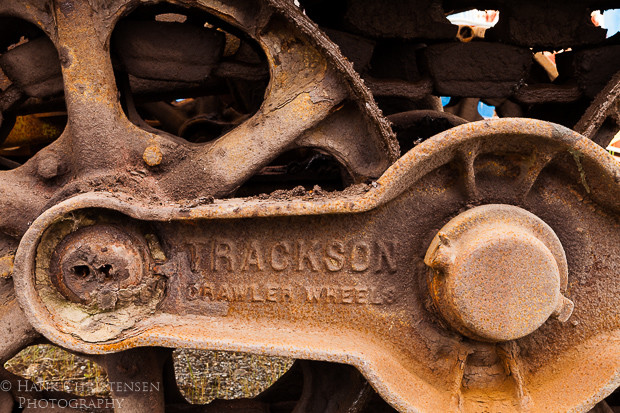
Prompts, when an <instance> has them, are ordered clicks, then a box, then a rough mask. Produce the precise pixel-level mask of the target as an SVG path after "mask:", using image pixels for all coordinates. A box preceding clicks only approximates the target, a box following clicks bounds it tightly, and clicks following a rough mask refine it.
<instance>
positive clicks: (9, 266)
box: [0, 253, 15, 278]
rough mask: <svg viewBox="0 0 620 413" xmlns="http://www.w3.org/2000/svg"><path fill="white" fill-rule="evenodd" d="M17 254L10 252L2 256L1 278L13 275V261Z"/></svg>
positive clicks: (0, 264)
mask: <svg viewBox="0 0 620 413" xmlns="http://www.w3.org/2000/svg"><path fill="white" fill-rule="evenodd" d="M14 261H15V254H14V253H10V254H7V255H5V256H4V257H0V278H9V277H11V276H12V275H13V262H14Z"/></svg>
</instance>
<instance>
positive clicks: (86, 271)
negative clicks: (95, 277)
mask: <svg viewBox="0 0 620 413" xmlns="http://www.w3.org/2000/svg"><path fill="white" fill-rule="evenodd" d="M73 273H74V274H75V275H76V276H78V277H81V278H86V277H88V276H89V275H90V268H88V265H76V266H75V267H73Z"/></svg>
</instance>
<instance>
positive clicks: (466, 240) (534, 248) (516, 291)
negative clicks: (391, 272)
mask: <svg viewBox="0 0 620 413" xmlns="http://www.w3.org/2000/svg"><path fill="white" fill-rule="evenodd" d="M424 262H425V263H426V264H427V265H428V266H429V267H431V268H432V269H433V272H432V275H431V278H430V280H429V292H430V294H431V297H432V299H433V301H434V302H435V307H436V308H437V309H438V310H439V312H440V313H441V315H442V316H443V318H444V319H445V320H446V321H447V322H448V323H449V324H450V325H451V326H452V327H453V328H454V329H455V330H457V331H458V332H460V333H461V334H463V335H466V336H469V337H471V338H474V339H477V340H482V341H491V342H498V341H506V340H514V339H517V338H520V337H523V336H526V335H528V334H530V333H532V332H533V331H535V330H536V329H538V328H539V327H540V326H541V325H542V324H543V323H544V322H545V321H546V320H547V319H548V318H549V317H550V316H555V317H557V318H558V319H559V320H560V321H566V320H567V319H568V318H569V317H570V315H571V313H572V309H573V303H572V302H571V301H570V300H568V299H567V298H566V297H564V296H562V294H561V288H562V285H565V280H566V277H567V270H566V268H567V265H566V257H565V255H564V250H563V249H562V245H561V243H560V241H559V240H558V239H557V236H556V235H555V233H554V232H553V230H552V229H551V228H550V227H549V226H548V225H546V224H545V223H544V222H543V221H542V220H540V219H539V218H538V217H536V216H535V215H533V214H531V213H529V212H527V211H526V210H524V209H522V208H519V207H515V206H512V205H484V206H481V207H475V208H472V209H470V210H468V211H466V212H464V213H462V214H460V215H458V216H457V217H455V218H453V219H452V220H451V221H450V222H448V223H447V224H446V225H445V226H444V227H443V228H442V229H441V230H440V231H439V233H438V234H437V235H436V236H435V238H434V239H433V241H432V242H431V245H430V246H429V248H428V251H427V254H426V257H425V258H424Z"/></svg>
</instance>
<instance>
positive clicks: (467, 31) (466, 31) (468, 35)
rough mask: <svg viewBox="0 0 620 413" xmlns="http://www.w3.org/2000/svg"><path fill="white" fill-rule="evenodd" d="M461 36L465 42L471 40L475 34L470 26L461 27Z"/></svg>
mask: <svg viewBox="0 0 620 413" xmlns="http://www.w3.org/2000/svg"><path fill="white" fill-rule="evenodd" d="M459 36H460V38H461V39H463V40H471V39H472V38H473V37H474V32H473V30H472V29H471V27H469V26H461V28H460V29H459Z"/></svg>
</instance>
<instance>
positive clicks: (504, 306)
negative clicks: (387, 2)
mask: <svg viewBox="0 0 620 413" xmlns="http://www.w3.org/2000/svg"><path fill="white" fill-rule="evenodd" d="M145 3H148V2H145ZM360 3H362V2H360ZM0 7H1V9H2V11H3V13H4V14H5V15H6V16H8V17H7V19H8V20H7V21H10V22H11V24H12V26H11V25H9V26H5V27H9V28H10V29H11V30H12V29H14V28H16V27H19V26H18V24H17V23H15V22H16V21H17V22H24V21H26V22H31V23H30V25H27V26H25V27H27V30H26V31H25V32H23V35H20V36H15V34H14V33H13V34H12V37H11V40H10V41H8V44H7V45H6V46H7V47H6V49H7V51H6V52H5V53H4V54H3V55H2V56H0V57H1V58H2V59H0V65H1V66H2V68H3V71H4V72H6V73H7V79H6V80H3V82H5V83H6V87H3V92H2V96H1V98H2V99H0V103H1V104H2V105H3V106H2V113H3V120H2V121H3V122H4V125H5V126H6V125H9V124H12V123H13V121H15V122H16V124H17V122H18V117H20V116H22V117H23V116H24V115H29V114H31V112H36V113H39V112H42V111H43V110H44V108H45V110H46V111H47V110H50V111H51V112H53V113H56V114H58V112H61V113H66V127H65V129H64V131H63V132H62V134H60V136H56V135H58V134H59V133H56V135H55V136H54V137H56V139H55V140H53V142H52V143H50V144H49V145H47V146H44V145H43V146H44V147H43V148H34V147H33V148H31V149H32V151H33V152H36V154H34V155H32V153H31V154H30V155H28V153H25V152H24V153H22V152H19V153H20V154H21V155H19V156H18V155H15V156H13V157H12V158H11V159H8V161H7V158H4V157H3V158H2V159H3V162H4V163H3V165H4V166H3V167H5V168H7V169H9V170H6V171H3V172H2V173H0V194H1V197H0V208H1V210H2V212H3V213H2V214H1V215H0V234H2V235H1V236H0V265H1V266H0V270H2V274H3V277H4V278H3V280H2V295H1V297H2V305H3V307H2V308H3V314H2V317H0V332H2V333H3V335H4V336H5V339H4V340H3V342H2V343H1V344H0V357H2V361H3V362H4V361H6V360H8V359H9V358H10V357H12V356H14V355H15V354H16V353H17V352H19V351H20V350H21V349H23V348H25V347H26V346H28V345H31V344H35V343H38V342H43V341H46V342H51V343H54V344H55V345H57V346H60V347H62V348H64V349H67V350H69V351H72V352H75V353H79V354H83V355H86V356H87V357H89V358H91V359H92V360H94V361H96V362H97V363H99V364H100V365H102V366H103V367H104V368H105V370H106V371H107V375H108V377H109V380H110V382H111V383H114V385H113V386H112V388H111V396H110V398H108V399H97V398H94V399H89V400H90V401H92V402H93V403H98V405H97V407H99V406H104V407H105V408H108V409H113V410H115V411H122V412H145V411H152V412H154V413H159V412H162V413H163V412H166V411H169V412H175V411H179V412H193V411H196V412H212V411H213V412H215V411H217V412H225V411H231V412H233V411H242V412H282V413H284V412H294V413H301V412H329V413H344V412H350V413H351V412H383V411H385V412H389V411H391V410H393V408H394V409H397V410H398V411H402V412H434V411H446V410H453V411H465V412H469V411H471V412H473V411H477V410H479V408H480V406H484V408H489V409H491V410H498V411H523V410H531V411H549V410H552V409H556V410H559V411H568V410H586V409H588V408H590V407H591V406H592V405H593V404H594V403H595V402H596V401H598V400H600V399H602V398H603V397H605V396H606V395H608V394H609V393H610V392H611V391H612V390H613V389H614V388H615V386H617V382H618V375H617V371H618V364H619V363H618V357H619V353H618V351H617V350H618V346H615V345H614V344H615V343H616V342H617V339H618V337H617V336H618V331H619V330H618V329H619V321H618V320H619V317H618V316H617V305H616V303H617V297H618V288H617V287H618V283H617V282H615V276H616V274H617V271H616V270H617V268H616V267H615V266H614V264H613V261H612V262H611V263H610V260H609V257H615V256H617V255H618V254H619V251H618V246H619V245H620V239H619V238H618V237H619V234H620V231H618V225H619V224H618V222H619V213H620V205H619V204H618V200H619V199H620V192H619V191H620V187H619V185H618V183H619V180H620V178H619V177H620V170H619V169H618V165H617V164H615V163H613V161H612V160H611V159H610V158H609V157H607V156H606V155H605V153H604V151H603V150H602V149H601V148H599V147H597V146H596V145H595V144H594V143H592V142H591V141H589V140H587V139H585V138H584V137H582V136H580V135H578V134H576V133H574V132H572V131H571V130H569V129H567V128H565V127H561V126H559V125H555V124H551V123H548V122H543V121H536V120H527V119H526V120H515V119H503V120H497V121H488V122H478V123H466V122H465V121H464V120H463V119H460V118H457V117H455V116H449V115H446V114H445V113H443V114H437V111H436V110H435V111H429V112H426V113H421V112H419V111H414V112H401V113H399V114H395V115H392V116H391V117H390V119H391V120H392V121H394V122H397V123H398V124H399V127H402V130H403V131H405V132H406V133H410V132H411V133H415V132H416V131H415V129H416V128H415V127H414V126H412V125H420V124H423V123H424V122H427V121H428V122H430V126H429V128H428V131H425V132H424V133H425V135H434V136H433V137H431V138H430V139H427V140H424V139H420V141H421V140H424V142H421V143H419V142H418V141H414V143H415V145H414V144H413V143H412V144H411V145H410V146H415V147H413V149H411V150H410V151H409V152H407V154H405V155H403V157H402V158H400V159H398V160H397V157H398V144H397V141H396V138H395V137H394V135H393V134H392V132H391V129H390V127H389V125H388V122H387V120H386V119H385V118H383V117H382V116H381V113H380V111H379V109H378V107H377V106H376V104H375V103H374V100H373V98H372V96H371V93H370V91H369V90H368V89H367V88H366V87H365V86H364V85H363V83H362V81H361V80H360V78H359V76H358V75H357V73H356V72H355V71H354V70H353V66H352V64H351V63H349V62H348V61H347V60H346V59H344V58H343V57H342V55H341V54H340V52H339V51H338V49H337V47H336V46H335V45H334V44H333V43H332V42H331V41H330V40H328V39H327V38H326V37H325V36H324V35H323V34H322V33H321V32H319V31H318V30H317V26H316V25H314V24H313V23H312V22H311V21H310V20H309V19H308V18H307V17H306V16H305V15H304V14H303V13H302V12H301V11H300V10H299V9H298V8H296V7H294V6H293V5H292V4H289V2H286V1H276V0H270V1H261V2H256V1H250V0H247V1H245V0H242V1H235V2H228V1H227V2H218V1H210V0H202V1H176V2H174V5H162V4H159V3H158V4H155V5H152V4H144V5H142V3H141V2H139V1H118V2H116V3H114V4H94V3H93V2H91V1H87V0H65V1H59V2H56V3H54V6H53V8H51V9H50V8H40V7H36V5H34V4H33V5H26V3H19V4H15V2H10V1H6V2H3V3H0ZM435 14H436V13H435ZM349 17H351V16H349ZM349 17H347V18H349ZM353 17H355V16H353ZM358 17H359V16H358ZM435 17H437V16H435ZM440 17H442V18H443V16H440ZM42 34H43V35H42ZM15 37H18V38H16V39H15ZM22 37H24V38H23V39H22ZM48 38H49V39H51V42H50V41H49V40H48ZM171 39H172V40H174V41H171ZM440 49H441V48H440ZM437 50H439V49H437ZM194 51H198V52H197V53H192V52H194ZM508 51H509V52H511V53H513V55H517V56H521V55H522V53H521V52H520V51H516V52H515V51H514V50H508ZM42 56H47V57H50V56H51V57H50V58H52V59H53V58H55V57H56V56H57V64H58V67H59V68H60V70H55V66H54V65H51V66H50V67H52V69H53V70H50V71H36V70H35V71H34V73H30V72H26V71H25V69H24V67H25V66H27V67H30V66H34V65H32V64H30V63H31V62H33V61H34V60H35V59H41V58H42ZM24 61H25V62H27V64H26V65H24V64H23V63H22V62H24ZM171 62H173V63H172V64H171ZM60 73H62V77H60V76H59V75H60ZM465 83H467V79H465ZM369 84H370V86H371V87H374V88H376V89H377V90H378V91H379V92H380V93H387V92H386V91H392V92H393V91H394V87H393V86H394V85H393V84H392V83H390V82H387V83H386V82H379V81H376V79H375V82H374V83H373V79H370V82H369ZM59 85H60V87H59ZM398 85H402V83H397V86H398ZM429 85H430V84H429V83H428V81H424V82H421V83H420V84H419V85H418V86H419V87H420V88H422V89H424V90H425V92H424V93H423V94H428V93H430V91H431V90H430V89H429V87H431V86H429ZM509 86H510V85H509ZM504 89H506V90H511V89H510V87H504ZM63 91H64V98H62V97H61V95H62V93H63ZM397 92H398V93H400V94H401V95H403V94H404V95H407V94H408V96H410V97H411V96H417V95H416V93H417V91H416V90H411V89H406V90H402V91H401V90H398V91H397ZM401 92H402V93H401ZM263 93H264V98H263V99H260V98H257V96H261V95H262V94H263ZM380 93H377V95H380ZM420 97H423V96H420ZM434 101H436V99H429V102H430V103H429V102H426V103H429V105H430V104H432V103H433V102H434ZM65 103H66V109H65V107H64V106H63V105H64V104H65ZM50 108H51V109H53V110H51V109H50ZM63 111H65V112H63ZM50 117H51V116H50ZM429 117H430V118H433V119H430V120H428V119H429ZM13 119H14V120H13ZM39 120H40V119H39ZM48 121H49V119H48V120H46V122H48ZM46 125H47V124H46ZM437 128H439V129H438V130H437ZM46 130H47V129H46ZM412 131H413V132H412ZM426 137H427V136H424V138H426ZM9 138H10V139H13V138H11V137H10V136H2V139H3V140H5V139H6V141H7V142H14V141H12V140H9ZM15 145H16V147H18V148H19V147H20V146H19V145H18V144H17V143H16V144H15ZM5 149H6V148H5ZM35 149H38V151H37V150H35ZM3 154H4V152H3ZM20 156H21V158H20ZM21 160H23V161H24V162H23V164H22V165H21V166H20V165H19V163H20V162H18V161H21ZM317 165H318V166H317ZM295 168H297V169H296V170H295ZM313 168H315V169H313ZM323 169H326V170H327V176H328V179H327V181H328V182H329V184H328V185H333V188H331V189H338V188H340V189H342V188H344V187H346V189H344V190H343V191H341V192H327V191H325V190H323V189H322V188H321V187H320V186H314V187H313V188H312V190H308V189H306V188H304V187H301V188H299V187H297V188H290V186H293V185H291V183H292V182H291V181H292V179H290V178H291V176H292V175H295V174H296V175H295V176H296V177H302V178H303V179H307V178H308V175H313V174H306V175H304V171H307V170H310V171H311V172H313V173H314V172H316V171H317V170H323ZM299 170H302V171H301V172H300V171H299ZM283 176H284V182H285V183H286V185H284V186H282V187H280V186H278V185H280V184H281V183H282V179H281V178H282V177H283ZM302 178H300V179H302ZM287 179H289V180H287ZM295 182H297V181H295ZM335 182H336V183H335ZM250 183H251V184H250ZM304 183H305V184H308V183H309V182H308V181H304ZM287 185H289V186H287ZM257 188H260V189H257ZM265 188H266V189H265ZM263 192H270V193H269V194H267V193H263ZM235 195H239V196H244V195H247V197H246V198H233V196H235ZM600 246H605V248H600ZM610 343H612V344H611V345H610ZM173 348H201V349H213V350H230V351H245V352H254V353H261V354H267V355H277V356H287V357H291V358H295V359H298V360H300V361H298V362H296V364H295V365H294V366H293V367H292V368H291V370H290V371H289V372H288V373H287V374H285V375H284V376H283V377H282V378H281V379H280V380H278V381H277V382H276V383H275V384H274V385H273V386H272V387H271V388H269V389H267V390H266V391H265V392H263V393H261V394H259V395H258V396H257V397H255V398H253V399H248V400H245V399H244V400H232V401H215V402H213V403H211V404H208V405H205V406H195V405H189V404H188V403H187V402H186V401H185V400H184V398H183V397H182V396H181V394H180V393H179V391H178V388H177V385H176V382H175V379H174V374H173V366H172V365H171V350H170V349H173ZM310 360H314V361H310ZM2 374H3V378H4V379H5V380H6V383H7V386H6V387H7V388H6V389H4V388H0V390H6V391H5V392H4V393H0V394H1V396H0V397H3V398H4V400H3V401H5V403H4V404H3V405H2V406H3V408H4V406H8V407H7V409H12V406H11V402H10V401H13V402H21V401H22V398H24V400H26V399H27V400H38V401H40V402H41V403H35V407H37V408H40V409H42V410H45V409H48V410H52V409H54V408H57V407H65V406H61V405H60V404H61V403H64V402H61V401H60V400H63V401H65V400H71V399H73V396H72V395H65V394H57V393H50V392H45V391H42V392H38V391H34V392H33V391H28V390H27V391H21V390H20V389H22V390H23V387H20V386H19V380H20V378H18V377H15V376H13V375H11V374H10V373H8V372H7V371H4V370H3V371H2ZM136 383H141V384H144V383H148V384H152V385H155V384H161V386H152V387H148V388H147V390H148V391H143V390H144V388H143V387H140V388H139V389H138V391H136V388H135V384H136ZM566 389H570V392H566V391H565V390H566ZM377 394H379V395H380V398H379V397H378V396H377ZM558 394H562V397H559V396H558ZM9 400H10V401H9ZM383 400H385V402H384V401H383ZM386 403H389V405H391V406H393V407H388V406H387V404H386ZM66 407H67V408H77V409H79V408H80V407H79V406H78V407H75V406H72V405H67V406H66Z"/></svg>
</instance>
